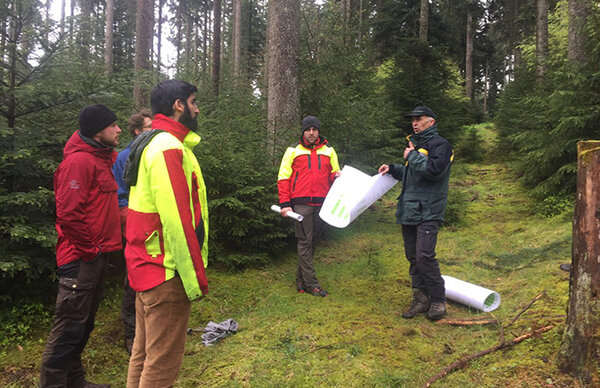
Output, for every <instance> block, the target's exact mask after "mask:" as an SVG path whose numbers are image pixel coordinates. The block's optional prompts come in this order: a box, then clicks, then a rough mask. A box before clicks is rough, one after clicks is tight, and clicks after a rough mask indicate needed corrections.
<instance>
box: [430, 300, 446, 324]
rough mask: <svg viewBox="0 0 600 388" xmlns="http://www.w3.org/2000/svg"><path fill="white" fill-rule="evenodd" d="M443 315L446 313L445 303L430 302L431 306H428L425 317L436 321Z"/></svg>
mask: <svg viewBox="0 0 600 388" xmlns="http://www.w3.org/2000/svg"><path fill="white" fill-rule="evenodd" d="M444 315H446V303H445V302H431V307H429V311H428V312H427V318H429V319H431V320H432V321H437V320H438V319H442V317H443V316H444Z"/></svg>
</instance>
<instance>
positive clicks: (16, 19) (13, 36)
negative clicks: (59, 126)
mask: <svg viewBox="0 0 600 388" xmlns="http://www.w3.org/2000/svg"><path fill="white" fill-rule="evenodd" d="M11 5H12V7H11V11H12V13H13V17H11V18H10V27H9V28H10V37H9V38H8V43H7V48H8V50H7V51H8V69H7V70H8V96H7V97H8V103H7V107H6V120H7V121H8V123H7V124H8V128H9V129H14V128H15V124H16V116H17V113H16V112H17V100H16V97H15V89H16V88H17V71H18V69H17V56H18V55H19V52H18V47H17V44H18V42H19V40H20V39H21V33H22V28H23V24H22V20H21V15H22V4H21V2H20V1H18V0H14V1H12V4H11ZM9 138H10V141H11V142H12V141H13V139H12V137H9ZM9 187H10V186H9Z"/></svg>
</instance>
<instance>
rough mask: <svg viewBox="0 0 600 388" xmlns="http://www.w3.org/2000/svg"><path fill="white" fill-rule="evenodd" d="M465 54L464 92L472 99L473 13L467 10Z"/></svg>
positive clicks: (469, 9)
mask: <svg viewBox="0 0 600 388" xmlns="http://www.w3.org/2000/svg"><path fill="white" fill-rule="evenodd" d="M466 46H467V47H466V50H465V51H466V55H465V93H466V95H467V97H468V98H469V99H473V13H472V11H471V8H470V7H469V8H468V10H467V42H466Z"/></svg>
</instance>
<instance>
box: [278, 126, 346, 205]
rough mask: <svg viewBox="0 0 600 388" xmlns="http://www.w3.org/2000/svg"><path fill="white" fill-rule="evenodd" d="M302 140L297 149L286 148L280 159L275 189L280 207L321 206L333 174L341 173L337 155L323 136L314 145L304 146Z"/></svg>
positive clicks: (333, 177) (333, 176)
mask: <svg viewBox="0 0 600 388" xmlns="http://www.w3.org/2000/svg"><path fill="white" fill-rule="evenodd" d="M302 140H303V139H302V138H301V139H300V143H299V144H298V145H297V146H296V147H289V148H288V149H287V150H286V151H285V154H284V155H283V159H282V160H281V166H280V167H279V175H278V177H277V189H278V191H279V205H280V206H281V207H282V208H283V207H291V206H292V205H293V204H307V205H311V206H320V205H321V204H323V201H324V200H325V197H326V196H327V192H328V191H329V188H330V187H331V185H332V184H333V181H334V179H335V173H336V172H337V171H340V165H339V163H338V158H337V154H336V153H335V150H334V149H333V148H332V147H329V146H328V145H327V140H325V138H324V137H322V136H319V140H318V141H317V143H316V144H315V145H313V146H307V145H305V144H304V143H303V141H302Z"/></svg>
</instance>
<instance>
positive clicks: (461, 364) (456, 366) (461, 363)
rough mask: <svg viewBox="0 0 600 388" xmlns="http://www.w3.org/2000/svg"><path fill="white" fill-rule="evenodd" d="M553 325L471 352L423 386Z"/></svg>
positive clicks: (542, 331)
mask: <svg viewBox="0 0 600 388" xmlns="http://www.w3.org/2000/svg"><path fill="white" fill-rule="evenodd" d="M553 327H554V326H552V325H550V326H545V327H542V328H540V329H537V330H534V331H532V332H529V333H525V334H523V335H520V336H519V337H516V338H513V340H512V341H510V342H504V341H503V342H501V343H500V344H498V345H496V346H492V347H491V348H488V349H485V350H482V351H480V352H477V353H474V354H469V355H467V356H465V357H463V358H461V359H460V360H458V361H455V362H453V363H452V364H450V365H448V366H447V367H445V368H444V369H442V370H441V371H440V372H439V373H438V374H436V375H435V376H433V377H432V378H430V379H429V380H427V382H426V383H425V384H423V388H428V387H430V386H431V384H433V383H434V382H436V381H438V380H439V379H441V378H442V377H444V376H446V375H447V374H448V373H450V372H452V371H455V370H456V369H460V368H462V367H464V366H465V365H467V364H468V363H469V362H470V361H471V360H474V359H476V358H477V357H481V356H485V355H486V354H490V353H493V352H495V351H498V350H500V349H504V348H508V347H511V346H514V345H516V344H518V343H519V342H522V341H524V340H526V339H527V338H531V337H533V336H534V335H537V334H542V333H545V332H547V331H548V330H550V329H552V328H553Z"/></svg>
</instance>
